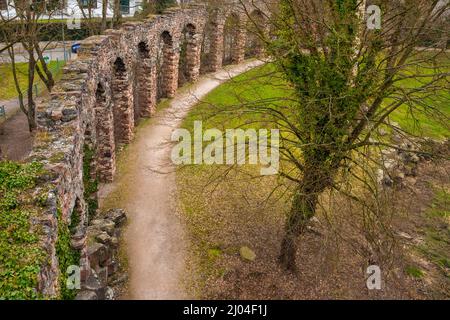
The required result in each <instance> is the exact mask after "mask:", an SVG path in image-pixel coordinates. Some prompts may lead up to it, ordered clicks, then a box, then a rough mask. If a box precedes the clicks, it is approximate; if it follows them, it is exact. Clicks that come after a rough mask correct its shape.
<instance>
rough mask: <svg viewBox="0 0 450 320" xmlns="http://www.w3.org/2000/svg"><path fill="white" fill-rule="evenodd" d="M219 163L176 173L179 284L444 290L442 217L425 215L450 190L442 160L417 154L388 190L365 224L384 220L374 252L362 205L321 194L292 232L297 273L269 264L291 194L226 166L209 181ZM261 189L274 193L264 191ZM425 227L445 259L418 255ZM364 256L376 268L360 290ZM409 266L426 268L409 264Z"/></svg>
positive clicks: (358, 294) (285, 289)
mask: <svg viewBox="0 0 450 320" xmlns="http://www.w3.org/2000/svg"><path fill="white" fill-rule="evenodd" d="M222 169H223V170H226V169H225V168H222ZM222 169H221V168H217V167H211V166H202V167H198V166H187V167H184V168H181V169H180V170H178V172H177V185H178V194H179V202H180V211H181V212H182V213H183V215H184V217H185V220H186V225H187V228H188V237H189V238H190V242H191V244H192V245H191V248H190V254H189V255H188V256H190V257H191V258H190V261H189V263H188V266H189V267H188V270H187V272H186V274H187V275H189V277H187V278H190V279H187V280H186V286H187V287H188V289H189V290H190V291H191V292H192V294H193V295H195V296H196V297H198V298H206V299H427V298H449V295H448V293H449V291H448V290H449V288H450V286H449V283H448V279H449V274H448V265H447V267H445V263H448V261H449V260H448V259H449V252H448V241H449V231H448V230H449V224H448V217H447V221H446V222H445V221H444V220H443V219H437V220H433V219H431V220H430V217H429V210H430V208H432V206H433V201H434V199H435V196H436V192H437V190H438V189H439V188H441V189H442V188H444V189H445V188H446V190H447V191H448V190H449V189H448V188H449V185H450V178H449V174H448V170H449V169H450V161H446V162H429V163H422V164H421V166H420V168H419V170H418V176H417V178H416V181H415V184H414V185H413V186H412V187H403V188H400V189H398V190H393V189H388V190H386V191H387V192H386V194H387V197H386V199H389V203H387V204H386V206H385V207H386V219H385V220H384V221H385V223H386V226H381V227H380V226H376V227H375V226H374V227H373V232H378V231H377V230H383V228H384V227H385V228H386V235H383V236H382V237H381V236H380V238H379V239H378V238H376V241H375V240H374V241H373V242H374V243H376V244H378V245H379V247H377V246H375V247H374V246H372V249H373V251H375V252H376V253H377V254H374V253H373V252H372V253H371V252H369V253H368V252H366V251H367V250H366V249H365V247H364V245H365V244H367V239H369V240H371V237H373V234H371V233H370V232H366V231H367V230H366V229H370V228H371V226H366V228H362V226H361V224H360V223H359V222H358V221H359V220H360V218H361V217H364V216H365V214H364V212H362V211H360V210H359V208H358V207H357V206H355V205H354V204H352V203H350V202H349V200H348V199H347V198H343V197H338V196H337V197H328V196H326V195H325V196H324V197H322V201H321V205H322V207H321V209H320V210H319V212H318V214H317V219H315V222H314V223H313V224H312V225H311V228H310V229H309V231H308V232H306V233H305V234H304V235H303V236H302V237H301V238H300V239H299V247H300V250H299V252H298V256H297V264H298V269H299V274H298V275H297V276H296V275H293V274H289V273H286V272H285V271H284V270H282V269H281V268H280V266H279V265H278V263H277V258H278V254H279V249H280V243H281V239H282V236H283V225H284V214H285V213H286V212H287V210H288V209H289V206H290V200H289V199H290V197H289V194H284V193H283V192H281V191H280V192H278V190H275V192H274V191H273V186H274V185H277V184H278V182H279V181H276V180H277V178H275V177H263V178H261V179H253V178H250V177H249V176H247V175H246V174H245V173H243V172H242V171H241V172H238V171H230V172H228V173H227V174H226V175H221V182H220V183H219V184H215V183H211V182H212V181H214V179H213V178H212V177H214V176H215V175H217V172H216V170H219V171H220V170H222ZM224 176H225V178H223V177H224ZM269 194H272V197H271V198H270V199H269V200H267V197H268V195H269ZM386 201H387V200H386ZM444 209H446V210H447V211H448V207H447V208H444ZM364 221H366V223H367V221H368V220H367V219H366V220H364ZM430 230H438V231H439V232H440V233H439V234H440V235H441V236H442V239H440V241H443V242H442V243H440V245H442V244H447V251H446V252H445V249H443V248H441V247H439V249H440V250H441V251H439V252H440V254H442V255H443V257H440V259H441V260H442V259H447V260H445V261H446V262H445V261H444V260H442V261H441V260H439V261H437V260H436V259H435V258H436V257H434V256H432V255H431V254H429V253H428V254H423V252H424V250H423V248H421V246H422V247H423V246H425V247H427V246H429V244H428V242H427V241H426V240H425V239H426V238H427V237H428V238H429V237H430V235H429V233H430ZM361 239H362V240H361ZM242 246H248V247H250V248H251V249H252V250H253V251H254V252H255V253H256V259H255V260H254V261H245V260H244V259H242V258H241V256H240V254H239V249H240V248H241V247H242ZM433 248H434V247H433ZM433 250H434V251H436V250H435V249H433ZM433 250H431V251H433ZM442 250H443V251H442ZM434 251H433V253H435V252H434ZM445 254H446V255H445ZM374 257H377V258H374ZM381 257H384V258H383V259H382V258H381ZM375 260H376V261H375ZM417 261H419V262H417ZM372 264H377V265H379V266H380V268H381V271H382V273H381V275H382V289H381V290H369V289H367V285H366V280H367V277H368V274H367V273H366V271H367V267H368V266H369V265H372ZM417 265H418V266H419V268H421V270H422V269H423V270H424V271H419V272H418V273H417V272H414V271H416V270H415V269H414V268H417ZM445 270H446V272H447V273H445ZM191 275H194V278H193V279H192V277H191Z"/></svg>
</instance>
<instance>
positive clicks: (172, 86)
mask: <svg viewBox="0 0 450 320" xmlns="http://www.w3.org/2000/svg"><path fill="white" fill-rule="evenodd" d="M158 48H159V50H158V52H157V59H156V60H157V63H156V68H157V70H156V74H157V79H158V80H157V82H158V85H157V98H158V100H159V99H161V98H171V97H173V96H174V94H175V91H176V90H177V84H178V76H177V71H178V66H177V61H176V60H177V59H176V55H175V51H174V43H173V39H172V36H171V34H170V33H169V32H168V31H164V32H163V33H162V34H161V37H160V42H159V46H158Z"/></svg>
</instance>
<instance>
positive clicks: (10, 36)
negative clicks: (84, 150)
mask: <svg viewBox="0 0 450 320" xmlns="http://www.w3.org/2000/svg"><path fill="white" fill-rule="evenodd" d="M14 10H15V15H14V16H13V17H6V16H4V15H3V14H0V16H1V21H2V24H3V25H4V26H6V28H2V35H1V36H2V42H3V43H5V48H3V49H2V50H7V51H8V53H9V57H10V61H11V69H12V73H13V78H14V84H15V87H16V90H17V94H18V100H19V105H20V109H21V110H22V111H23V112H24V113H25V114H26V115H27V118H28V124H29V129H30V131H33V130H34V129H35V128H36V122H35V101H34V98H35V97H34V93H33V90H32V89H33V85H34V83H35V80H36V77H35V74H37V75H38V77H39V79H40V80H41V81H42V82H43V83H44V84H45V86H46V87H47V89H48V91H51V90H52V88H53V86H54V84H55V81H54V78H53V75H52V73H51V71H50V70H49V68H48V66H47V63H46V62H45V60H44V56H43V51H44V50H45V48H41V47H40V43H39V39H40V36H41V35H42V28H43V27H44V24H42V23H39V21H40V20H41V19H43V18H44V17H46V18H47V19H50V17H51V16H52V15H53V14H54V13H55V12H57V11H58V10H60V4H59V3H58V4H56V5H55V3H53V2H51V1H48V2H41V1H32V2H31V3H30V2H28V1H16V2H15V5H14ZM8 28H9V29H8ZM16 44H18V45H20V46H21V47H22V48H23V49H24V50H25V52H26V55H27V59H28V67H27V85H26V88H22V87H21V84H20V82H19V80H18V75H17V72H18V71H17V61H16V59H15V57H16V50H17V49H16V48H15V45H16ZM38 62H39V63H38Z"/></svg>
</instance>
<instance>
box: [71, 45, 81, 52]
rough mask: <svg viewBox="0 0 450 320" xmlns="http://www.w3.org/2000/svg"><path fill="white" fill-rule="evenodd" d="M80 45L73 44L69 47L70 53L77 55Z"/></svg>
mask: <svg viewBox="0 0 450 320" xmlns="http://www.w3.org/2000/svg"><path fill="white" fill-rule="evenodd" d="M80 46H81V44H80V43H74V44H73V45H72V47H71V50H72V53H75V54H77V53H78V49H80Z"/></svg>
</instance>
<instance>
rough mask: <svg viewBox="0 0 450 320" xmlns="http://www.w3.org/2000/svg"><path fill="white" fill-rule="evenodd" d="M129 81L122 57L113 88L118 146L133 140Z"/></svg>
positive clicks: (118, 61) (114, 76) (116, 69)
mask: <svg viewBox="0 0 450 320" xmlns="http://www.w3.org/2000/svg"><path fill="white" fill-rule="evenodd" d="M129 80H130V79H129V74H128V70H127V68H126V66H125V62H124V61H123V59H122V58H120V57H118V58H116V60H115V61H114V65H113V78H112V86H111V87H112V88H111V89H112V95H113V104H114V110H113V116H114V141H115V143H116V144H119V143H129V142H130V141H131V140H132V139H133V113H134V112H133V88H132V86H131V84H130V81H129Z"/></svg>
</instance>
